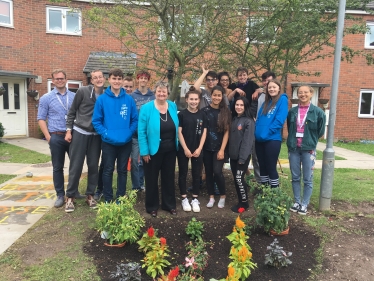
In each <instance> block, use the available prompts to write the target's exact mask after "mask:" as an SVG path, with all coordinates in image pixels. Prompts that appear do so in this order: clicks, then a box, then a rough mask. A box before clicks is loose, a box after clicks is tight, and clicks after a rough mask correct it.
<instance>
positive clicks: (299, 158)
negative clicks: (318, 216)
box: [288, 147, 316, 206]
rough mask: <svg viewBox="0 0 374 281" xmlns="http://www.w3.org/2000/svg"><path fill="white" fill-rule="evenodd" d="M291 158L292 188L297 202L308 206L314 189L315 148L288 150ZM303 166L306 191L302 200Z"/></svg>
mask: <svg viewBox="0 0 374 281" xmlns="http://www.w3.org/2000/svg"><path fill="white" fill-rule="evenodd" d="M288 159H289V160H290V169H291V175H292V189H293V195H294V198H295V202H296V203H299V204H301V205H303V206H308V204H309V201H310V197H311V196H312V191H313V170H314V162H315V159H316V151H315V150H301V148H299V147H298V148H297V149H296V150H295V151H289V152H288ZM301 166H302V167H303V168H302V169H303V181H304V192H303V199H302V201H301V198H300V197H301V194H300V193H301V183H300V182H301Z"/></svg>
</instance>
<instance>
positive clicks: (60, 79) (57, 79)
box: [53, 78, 66, 81]
mask: <svg viewBox="0 0 374 281" xmlns="http://www.w3.org/2000/svg"><path fill="white" fill-rule="evenodd" d="M65 79H66V78H53V80H56V81H64V80H65Z"/></svg>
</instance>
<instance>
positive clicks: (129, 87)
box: [123, 86, 134, 89]
mask: <svg viewBox="0 0 374 281" xmlns="http://www.w3.org/2000/svg"><path fill="white" fill-rule="evenodd" d="M123 87H124V88H126V89H127V88H131V89H132V88H134V87H133V86H123Z"/></svg>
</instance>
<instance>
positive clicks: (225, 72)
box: [218, 71, 231, 87]
mask: <svg viewBox="0 0 374 281" xmlns="http://www.w3.org/2000/svg"><path fill="white" fill-rule="evenodd" d="M223 76H227V77H229V85H230V84H231V77H230V74H229V73H228V72H227V71H222V72H219V73H218V85H219V86H221V87H222V85H221V83H220V82H219V81H220V80H221V78H222V77H223Z"/></svg>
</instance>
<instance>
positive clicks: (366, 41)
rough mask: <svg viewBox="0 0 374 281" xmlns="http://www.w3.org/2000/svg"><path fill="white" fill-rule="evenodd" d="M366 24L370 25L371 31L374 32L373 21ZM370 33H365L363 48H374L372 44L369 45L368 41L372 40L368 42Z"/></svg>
mask: <svg viewBox="0 0 374 281" xmlns="http://www.w3.org/2000/svg"><path fill="white" fill-rule="evenodd" d="M366 26H367V27H371V29H372V32H373V33H374V22H367V23H366ZM370 35H371V33H366V34H365V49H374V45H372V46H370V43H373V42H374V41H373V42H370Z"/></svg>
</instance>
